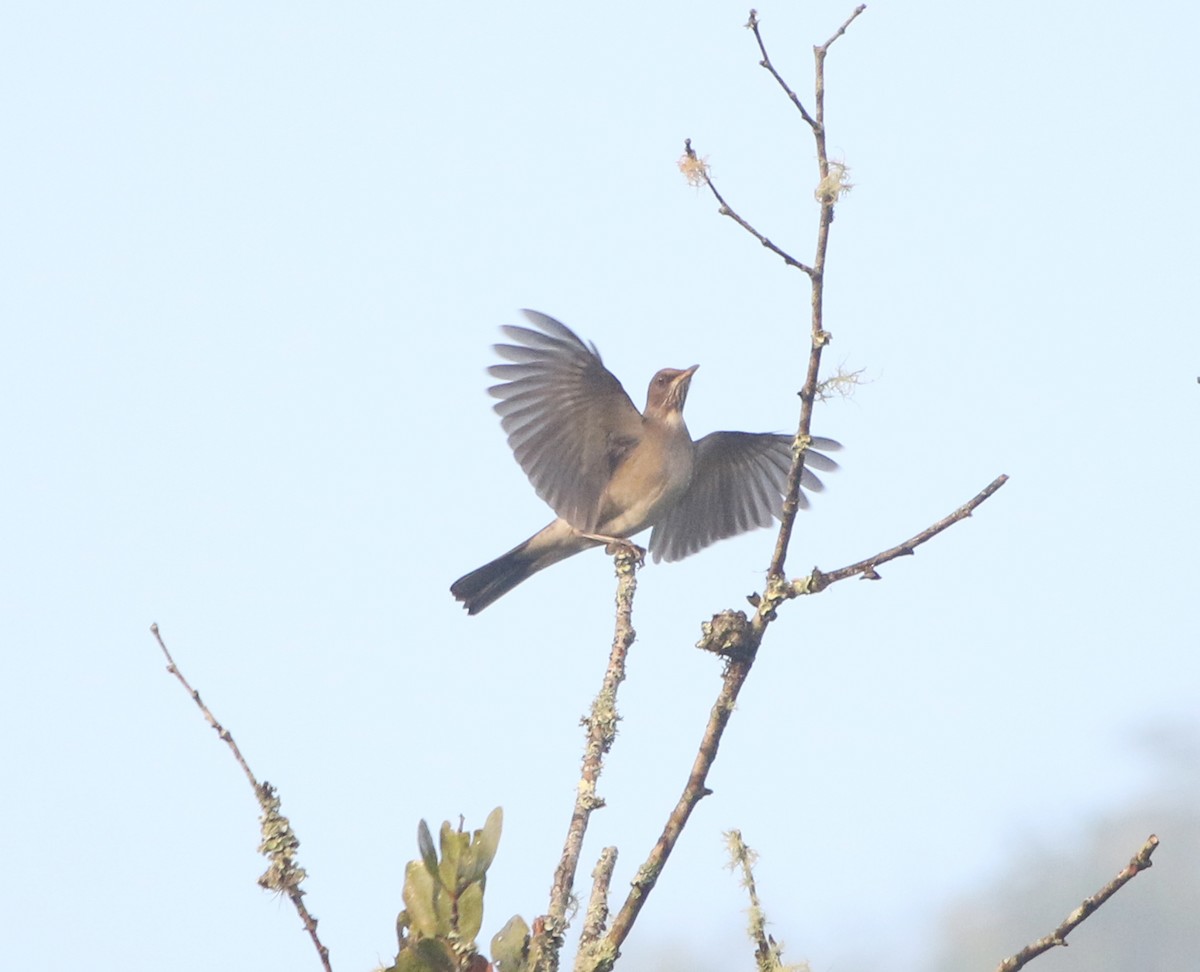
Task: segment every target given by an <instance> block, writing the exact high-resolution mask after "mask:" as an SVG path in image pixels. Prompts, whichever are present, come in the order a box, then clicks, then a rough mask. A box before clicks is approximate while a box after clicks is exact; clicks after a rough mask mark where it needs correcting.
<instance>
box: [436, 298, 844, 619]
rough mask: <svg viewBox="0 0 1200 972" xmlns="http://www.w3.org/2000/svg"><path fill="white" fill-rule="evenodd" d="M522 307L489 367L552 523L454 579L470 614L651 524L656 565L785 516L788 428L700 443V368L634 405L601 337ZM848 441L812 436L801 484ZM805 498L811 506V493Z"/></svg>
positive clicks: (671, 375) (665, 372)
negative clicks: (696, 426)
mask: <svg viewBox="0 0 1200 972" xmlns="http://www.w3.org/2000/svg"><path fill="white" fill-rule="evenodd" d="M522 313H523V314H524V315H525V317H526V319H527V320H528V321H529V323H530V324H531V325H532V327H518V326H515V325H504V326H503V327H501V331H502V332H503V333H504V335H505V336H506V337H507V338H508V339H509V340H510V341H511V342H512V343H511V344H497V345H495V346H494V347H495V351H496V353H497V354H498V355H499V356H500V357H501V358H502V359H503V362H502V363H500V364H495V365H492V366H491V367H490V368H488V372H489V374H491V375H492V377H494V378H498V379H500V383H499V384H496V385H493V386H492V387H491V388H489V389H488V392H489V393H490V394H491V395H492V396H493V397H494V398H496V399H498V401H497V402H496V404H495V406H494V407H495V410H496V412H497V413H498V414H499V415H500V424H501V426H502V428H503V429H504V431H505V432H506V433H507V434H508V444H509V446H510V447H511V448H512V450H513V455H514V456H515V457H516V460H517V462H518V463H519V464H520V466H521V468H522V469H523V470H524V471H525V474H526V475H527V476H528V477H529V480H530V482H531V483H532V485H533V487H534V489H535V491H536V492H537V494H538V496H540V497H541V498H542V499H543V500H544V501H545V502H546V503H547V504H548V505H549V506H550V508H551V509H552V510H553V511H554V513H555V519H554V520H553V522H551V523H549V524H547V525H546V526H545V527H544V528H543V529H541V530H539V531H538V532H537V533H535V534H534V535H533V536H531V537H530V538H529V539H528V540H525V541H524V542H523V543H519V544H517V546H515V547H513V548H512V550H510V551H508V552H507V553H505V554H502V555H501V556H499V557H497V558H496V559H495V560H493V561H491V562H489V563H487V564H484V565H483V566H482V567H480V568H478V569H477V570H473V571H471V572H470V573H469V574H465V575H464V576H462V577H460V578H459V579H458V580H456V581H455V582H454V583H453V584H452V585H451V586H450V593H451V594H453V595H454V597H455V598H456V599H457V600H458V601H461V602H462V604H463V606H464V607H465V608H466V610H467V613H468V614H478V613H479V612H480V611H482V610H483V609H484V608H486V607H488V606H489V605H490V604H492V603H494V602H495V601H497V600H498V599H499V598H501V597H503V596H504V595H505V594H507V593H508V592H509V591H511V590H512V589H513V588H514V587H516V586H517V585H518V584H520V583H522V582H523V581H525V580H528V579H529V578H530V577H531V576H533V575H534V574H535V573H537V572H538V571H540V570H544V569H545V568H547V567H549V566H551V565H552V564H556V563H558V562H559V561H560V560H565V559H566V558H567V557H571V556H573V555H575V554H577V553H580V552H582V551H584V550H587V549H589V548H591V547H596V546H602V545H604V546H608V545H611V544H614V543H623V542H628V541H629V538H630V537H632V536H634V535H636V534H638V533H640V532H641V531H643V530H645V529H647V528H651V533H650V541H649V550H650V553H651V554H652V555H653V558H654V560H655V562H658V561H660V560H666V561H668V562H670V561H675V560H680V559H682V558H684V557H687V556H689V555H690V554H693V553H695V552H696V551H698V550H700V549H702V548H704V547H707V546H708V545H709V544H711V543H714V542H716V541H717V540H722V539H724V538H726V537H732V536H735V535H737V534H739V533H743V532H745V531H747V530H751V529H754V528H755V527H764V526H769V525H770V524H771V521H772V519H773V518H776V519H777V518H778V517H779V516H780V515H781V513H782V509H783V496H784V492H785V490H786V488H787V475H788V471H789V470H790V468H791V464H792V444H793V436H790V435H780V434H776V433H771V432H763V433H752V432H711V433H709V434H708V435H706V436H704V437H703V438H701V439H698V440H696V441H693V440H692V437H691V434H690V433H689V432H688V428H687V425H686V424H685V423H684V420H683V406H684V402H686V401H687V396H688V389H689V388H690V387H691V382H692V376H693V375H695V373H696V370H697V369H698V368H699V365H692V366H691V367H690V368H663V369H662V370H661V371H659V372H658V373H657V374H656V375H655V376H654V377H653V378H652V379H651V380H650V387H649V389H648V390H647V392H646V407H645V409H643V410H642V411H641V412H639V411H638V410H637V408H636V407H635V406H634V404H633V402H632V401H631V400H630V398H629V395H628V394H626V392H625V389H624V388H623V387H622V386H621V383H620V382H619V381H618V380H617V378H616V377H615V376H614V375H613V374H612V372H610V371H609V370H608V369H607V368H606V367H605V366H604V363H603V362H602V361H601V359H600V352H599V351H598V350H597V349H596V346H595V344H592V343H590V342H589V343H587V344H585V343H584V342H583V341H582V340H581V339H580V338H579V337H578V336H577V335H576V334H575V332H574V331H572V330H571V329H570V328H568V327H567V326H566V325H565V324H563V323H561V322H560V321H557V320H555V319H554V318H553V317H550V316H548V315H546V314H542V313H539V312H537V311H532V310H525V311H522ZM814 447H815V448H814ZM840 448H841V445H840V444H839V443H837V442H835V441H834V440H832V439H825V438H815V437H814V438H813V439H812V445H811V446H810V448H809V449H808V450H807V451H806V453H805V468H804V475H803V478H802V486H803V487H804V488H806V489H808V490H810V491H812V492H818V491H820V490H822V489H823V488H824V486H823V484H822V483H821V480H820V479H819V478H817V476H816V474H815V473H814V472H812V471H811V470H812V469H813V468H815V469H820V470H823V471H832V470H835V469H837V468H838V465H837V463H836V462H834V461H833V460H832V459H830V458H829V457H828V456H826V455H824V453H823V452H822V451H817V450H824V451H825V452H831V451H836V450H838V449H840ZM799 503H800V506H801V507H807V506H808V500H807V498H806V497H805V495H804V493H803V492H801V493H800V496H799Z"/></svg>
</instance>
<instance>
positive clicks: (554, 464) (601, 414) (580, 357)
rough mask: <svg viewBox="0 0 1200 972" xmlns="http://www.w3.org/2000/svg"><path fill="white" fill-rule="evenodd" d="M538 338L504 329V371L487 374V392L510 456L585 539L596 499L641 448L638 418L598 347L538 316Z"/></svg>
mask: <svg viewBox="0 0 1200 972" xmlns="http://www.w3.org/2000/svg"><path fill="white" fill-rule="evenodd" d="M523 313H524V314H525V316H526V317H527V318H528V319H529V321H530V323H532V324H533V325H534V327H535V328H537V330H533V329H531V328H527V327H512V326H505V327H503V328H502V330H503V331H504V333H505V335H506V336H507V337H509V338H510V339H511V340H512V341H513V342H514V343H513V344H497V345H496V351H497V352H498V353H499V355H500V357H502V358H504V359H505V360H506V361H507V362H509V363H508V364H498V365H492V366H491V367H490V368H489V369H488V372H489V373H490V374H491V375H492V376H493V377H495V378H499V379H501V383H500V384H498V385H494V386H493V387H491V388H489V389H488V391H489V393H490V394H492V395H493V396H494V397H496V398H498V399H500V401H498V402H497V403H496V406H495V408H496V411H497V412H498V413H499V415H500V424H501V425H502V426H503V427H504V431H505V432H507V433H508V444H509V445H510V446H511V447H512V450H513V455H514V456H516V458H517V462H518V463H520V464H521V468H522V469H524V470H525V475H527V476H528V477H529V481H530V482H531V483H533V488H534V489H535V490H537V494H538V496H540V497H541V498H542V499H544V500H545V501H546V502H547V503H548V504H550V507H551V508H552V509H553V510H554V512H555V513H556V514H557V515H558V516H560V517H562V518H563V519H564V520H566V521H567V522H568V523H570V524H571V525H572V526H574V527H576V528H577V529H580V530H583V531H585V532H586V531H593V530H595V528H596V519H597V516H598V513H599V506H600V497H601V495H602V494H603V492H604V488H605V486H607V485H608V481H609V479H610V478H611V476H612V471H613V469H614V468H615V467H616V465H617V464H618V463H619V462H620V460H621V458H622V457H623V456H624V455H625V453H626V452H628V451H629V449H631V448H632V447H633V445H635V444H636V443H637V441H638V437H639V436H640V434H641V428H642V416H641V413H640V412H638V410H637V409H636V408H635V407H634V404H633V402H631V401H630V400H629V396H628V395H627V394H625V389H623V388H622V387H621V383H620V382H619V381H617V379H616V378H615V377H613V375H612V372H610V371H609V370H608V369H607V368H605V367H604V364H603V362H601V360H600V354H599V352H598V351H596V347H595V345H591V346H588V345H586V344H584V343H583V342H582V341H581V340H580V339H579V338H578V337H576V336H575V334H574V332H572V331H571V330H570V329H569V328H568V327H566V326H565V325H564V324H561V323H560V322H558V321H556V320H555V319H554V318H553V317H547V316H546V315H545V314H539V313H538V312H537V311H531V310H527V311H524V312H523Z"/></svg>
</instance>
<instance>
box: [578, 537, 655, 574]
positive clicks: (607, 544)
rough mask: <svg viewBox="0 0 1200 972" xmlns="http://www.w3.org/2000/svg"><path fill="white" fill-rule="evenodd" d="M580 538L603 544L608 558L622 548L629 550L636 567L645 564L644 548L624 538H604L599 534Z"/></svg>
mask: <svg viewBox="0 0 1200 972" xmlns="http://www.w3.org/2000/svg"><path fill="white" fill-rule="evenodd" d="M580 536H581V537H585V538H586V539H588V540H595V541H596V542H597V543H602V544H604V552H605V553H606V554H608V555H609V556H610V557H611V556H613V554H615V553H616V552H617V551H618V550H619V549H621V548H622V547H624V548H625V549H627V550H629V551H630V552H631V553H632V554H633V555H634V556H635V557H636V558H637V565H638V566H639V567H641V566H642V565H643V564H644V563H645V562H646V550H645V548H644V547H639V546H638V545H637V544H636V543H634V542H633V541H632V540H627V539H626V538H625V537H606V536H604V535H603V534H600V533H581V534H580Z"/></svg>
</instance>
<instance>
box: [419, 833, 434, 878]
mask: <svg viewBox="0 0 1200 972" xmlns="http://www.w3.org/2000/svg"><path fill="white" fill-rule="evenodd" d="M417 849H418V850H419V851H420V852H421V860H422V861H424V862H425V870H427V871H428V872H429V873H430V874H431V875H433V876H434V877H435V878H436V877H437V876H438V859H437V852H436V851H435V850H434V849H433V835H432V834H431V833H430V832H429V824H427V823H426V822H425V821H424V820H422V821H421V823H420V825H419V826H418V827H417Z"/></svg>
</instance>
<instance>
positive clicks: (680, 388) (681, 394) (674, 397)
mask: <svg viewBox="0 0 1200 972" xmlns="http://www.w3.org/2000/svg"><path fill="white" fill-rule="evenodd" d="M699 367H700V366H699V365H698V364H694V365H692V366H691V367H690V368H685V369H684V370H683V371H681V372H679V374H677V375H676V376H675V380H674V381H672V382H671V391H670V393H669V394H668V396H667V399H668V401H670V402H674V403H676V406H675V407H676V408H680V409H682V408H683V403H684V402H685V401H687V393H688V385H690V384H691V383H692V375H694V374H695V373H696V369H697V368H699Z"/></svg>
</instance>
